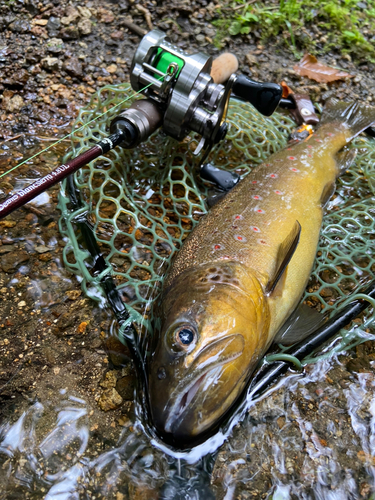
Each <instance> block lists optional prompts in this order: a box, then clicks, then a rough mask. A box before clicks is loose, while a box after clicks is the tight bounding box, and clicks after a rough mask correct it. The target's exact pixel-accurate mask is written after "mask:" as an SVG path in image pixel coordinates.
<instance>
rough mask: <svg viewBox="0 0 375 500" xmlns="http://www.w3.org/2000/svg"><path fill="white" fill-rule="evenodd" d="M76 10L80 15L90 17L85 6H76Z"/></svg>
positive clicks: (88, 10)
mask: <svg viewBox="0 0 375 500" xmlns="http://www.w3.org/2000/svg"><path fill="white" fill-rule="evenodd" d="M77 10H78V12H79V14H80V16H81V17H83V18H86V19H90V17H91V11H90V9H88V8H87V7H81V6H80V5H78V6H77Z"/></svg>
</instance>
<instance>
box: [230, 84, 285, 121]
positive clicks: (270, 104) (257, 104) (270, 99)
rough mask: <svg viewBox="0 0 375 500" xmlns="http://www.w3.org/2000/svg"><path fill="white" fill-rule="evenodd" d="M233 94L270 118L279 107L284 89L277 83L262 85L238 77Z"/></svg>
mask: <svg viewBox="0 0 375 500" xmlns="http://www.w3.org/2000/svg"><path fill="white" fill-rule="evenodd" d="M232 91H233V93H234V94H235V95H236V96H238V97H240V98H241V99H244V100H245V101H247V102H249V103H250V104H252V105H253V106H254V108H255V109H257V110H258V111H259V113H262V115H264V116H270V115H272V113H273V112H274V111H275V109H276V108H277V106H278V105H279V102H280V99H281V96H282V93H283V89H282V87H281V85H278V84H277V83H262V82H256V81H254V80H251V79H250V78H248V77H247V76H245V75H238V76H237V77H236V79H235V81H234V83H233V87H232Z"/></svg>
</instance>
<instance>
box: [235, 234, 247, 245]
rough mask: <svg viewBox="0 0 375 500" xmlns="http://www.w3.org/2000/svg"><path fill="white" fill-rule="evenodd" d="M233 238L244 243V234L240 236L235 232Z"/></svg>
mask: <svg viewBox="0 0 375 500" xmlns="http://www.w3.org/2000/svg"><path fill="white" fill-rule="evenodd" d="M234 239H235V240H237V241H243V242H244V243H245V242H246V238H245V236H242V235H241V234H235V235H234Z"/></svg>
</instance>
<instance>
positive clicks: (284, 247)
mask: <svg viewBox="0 0 375 500" xmlns="http://www.w3.org/2000/svg"><path fill="white" fill-rule="evenodd" d="M300 234H301V224H300V223H299V222H298V220H296V222H295V224H294V226H293V228H292V230H291V232H290V233H289V234H288V236H287V237H286V238H285V240H284V241H283V242H282V243H281V245H280V246H279V249H278V252H277V257H276V262H275V268H274V271H273V273H272V275H271V276H270V277H269V280H268V283H267V285H266V293H267V294H268V295H270V294H271V293H272V292H273V291H274V290H275V287H276V285H277V283H278V282H279V280H280V278H281V277H282V275H283V274H284V272H285V270H286V267H287V265H288V264H289V261H290V259H291V258H292V257H293V254H294V252H295V251H296V248H297V246H298V242H299V237H300Z"/></svg>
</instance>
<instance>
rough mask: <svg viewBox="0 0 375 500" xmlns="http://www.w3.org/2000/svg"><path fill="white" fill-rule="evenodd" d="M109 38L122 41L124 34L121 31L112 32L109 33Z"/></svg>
mask: <svg viewBox="0 0 375 500" xmlns="http://www.w3.org/2000/svg"><path fill="white" fill-rule="evenodd" d="M111 38H112V40H123V39H124V32H123V31H120V30H118V31H113V32H112V33H111Z"/></svg>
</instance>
